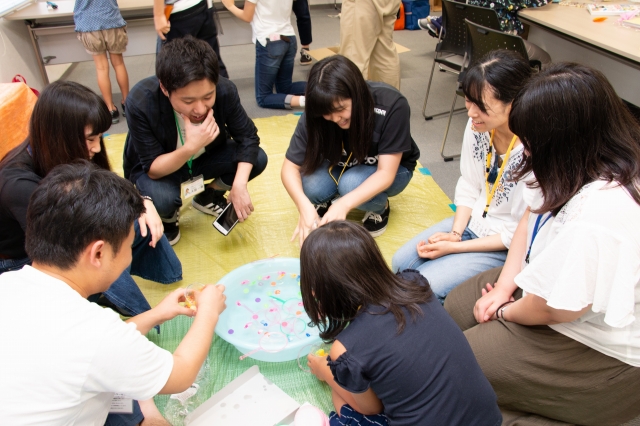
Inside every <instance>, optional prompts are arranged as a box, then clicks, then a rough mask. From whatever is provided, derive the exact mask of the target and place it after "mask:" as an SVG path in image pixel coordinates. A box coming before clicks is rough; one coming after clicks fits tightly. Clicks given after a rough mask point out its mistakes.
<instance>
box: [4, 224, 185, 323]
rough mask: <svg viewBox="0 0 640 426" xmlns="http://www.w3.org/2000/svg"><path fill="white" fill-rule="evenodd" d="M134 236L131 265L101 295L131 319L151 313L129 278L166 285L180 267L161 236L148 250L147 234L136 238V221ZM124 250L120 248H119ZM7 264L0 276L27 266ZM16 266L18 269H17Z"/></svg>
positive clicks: (177, 276) (178, 274)
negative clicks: (154, 245)
mask: <svg viewBox="0 0 640 426" xmlns="http://www.w3.org/2000/svg"><path fill="white" fill-rule="evenodd" d="M134 230H135V233H136V236H135V239H134V240H133V245H132V246H131V251H132V257H133V259H132V261H131V265H130V266H129V268H127V269H126V270H125V271H123V272H122V274H121V275H120V277H118V279H117V280H116V281H114V282H113V284H111V286H110V287H109V289H108V290H107V291H105V292H104V293H102V296H104V297H105V298H106V299H107V300H108V301H109V302H111V304H113V305H114V307H115V308H116V310H117V311H118V312H119V313H120V314H122V315H125V316H135V315H138V314H141V313H143V312H146V311H148V310H149V309H151V306H149V302H147V299H146V298H145V297H144V295H143V294H142V292H141V291H140V288H139V287H138V284H136V282H135V281H134V280H133V278H132V277H131V275H138V276H140V277H142V278H144V279H147V280H150V281H155V282H159V283H162V284H170V283H173V282H176V281H180V280H181V279H182V264H181V263H180V260H178V257H177V256H176V254H175V253H174V251H173V249H172V248H171V245H170V244H169V241H167V238H166V237H165V236H162V238H161V239H160V240H159V241H158V242H157V243H156V247H155V248H153V247H151V246H149V242H150V241H151V233H150V232H148V230H147V236H146V237H143V236H142V235H141V234H140V226H139V225H138V221H137V220H136V221H135V222H134ZM123 249H124V248H123ZM6 262H9V261H7V260H5V261H3V263H2V264H0V274H1V273H3V272H9V271H12V270H17V269H21V268H22V267H23V266H24V265H29V264H31V260H30V259H29V258H25V259H20V260H15V261H11V262H12V265H11V266H10V267H7V266H8V263H6ZM18 264H19V265H18ZM100 295H101V294H100V293H98V294H96V295H91V296H89V300H91V301H94V302H95V301H97V300H98V299H99V298H100Z"/></svg>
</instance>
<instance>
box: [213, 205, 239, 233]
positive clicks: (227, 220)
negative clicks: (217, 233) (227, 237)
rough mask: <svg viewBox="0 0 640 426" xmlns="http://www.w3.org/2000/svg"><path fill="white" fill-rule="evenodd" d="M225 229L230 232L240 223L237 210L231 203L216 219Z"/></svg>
mask: <svg viewBox="0 0 640 426" xmlns="http://www.w3.org/2000/svg"><path fill="white" fill-rule="evenodd" d="M216 222H218V223H219V224H220V225H222V227H223V228H224V229H226V230H227V232H229V231H230V230H231V228H233V226H234V225H235V224H236V222H238V215H237V214H236V209H234V208H233V204H231V203H229V204H228V205H227V207H226V208H225V209H224V211H223V212H222V214H221V215H220V217H218V219H216Z"/></svg>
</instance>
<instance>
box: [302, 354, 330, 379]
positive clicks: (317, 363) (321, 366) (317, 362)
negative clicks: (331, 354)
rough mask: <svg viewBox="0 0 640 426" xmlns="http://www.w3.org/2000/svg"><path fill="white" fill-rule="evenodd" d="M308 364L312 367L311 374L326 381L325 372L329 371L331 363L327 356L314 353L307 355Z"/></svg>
mask: <svg viewBox="0 0 640 426" xmlns="http://www.w3.org/2000/svg"><path fill="white" fill-rule="evenodd" d="M307 366H308V367H309V368H310V369H311V374H313V375H314V376H316V377H317V378H318V380H320V381H321V382H326V381H327V379H326V377H325V374H327V371H329V373H330V372H331V370H330V369H329V365H328V363H327V357H322V356H317V355H314V354H309V355H307Z"/></svg>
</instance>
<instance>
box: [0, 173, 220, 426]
mask: <svg viewBox="0 0 640 426" xmlns="http://www.w3.org/2000/svg"><path fill="white" fill-rule="evenodd" d="M143 212H144V205H143V202H142V198H141V197H140V195H139V193H138V192H137V190H136V189H135V188H134V186H133V184H131V183H130V182H128V181H126V180H125V179H122V178H120V177H118V176H117V175H115V174H114V173H112V172H109V171H107V170H102V169H98V168H96V167H95V166H93V165H91V164H90V163H88V162H83V163H80V164H67V165H62V166H58V167H56V168H55V169H54V170H52V171H51V172H50V173H49V174H48V175H47V177H46V178H45V179H43V181H42V182H41V184H40V186H39V187H38V189H36V191H35V192H34V193H33V195H32V197H31V201H30V204H29V209H28V213H27V230H26V245H25V247H26V251H27V253H28V254H29V257H30V258H31V259H32V260H33V266H31V267H30V266H26V267H25V268H23V269H22V270H20V271H15V272H7V273H5V274H2V275H1V276H0V321H1V322H2V324H3V327H2V328H1V329H0V340H2V341H3V344H2V346H0V360H1V361H2V362H0V377H2V380H0V419H2V422H3V423H4V424H37V425H70V424H77V425H83V426H84V425H103V424H105V422H106V424H139V423H141V422H142V420H143V418H144V417H146V419H145V424H147V423H151V424H168V423H166V422H165V421H164V420H163V419H161V418H159V419H158V417H160V413H159V412H158V411H157V409H156V408H155V405H154V404H153V402H152V401H153V400H151V398H152V397H153V396H154V395H156V394H158V393H161V394H170V393H178V392H182V391H184V390H185V389H187V388H188V387H189V386H190V385H191V384H192V383H193V381H194V380H195V377H196V374H197V373H198V371H199V369H200V367H201V366H202V363H203V362H204V360H205V358H206V356H207V353H208V351H209V347H210V345H211V339H212V336H213V332H214V328H215V325H216V322H217V320H218V315H219V314H220V313H221V312H222V311H223V310H224V309H225V296H224V294H223V291H224V287H223V286H207V287H205V289H204V290H202V292H201V294H200V295H199V298H198V300H197V305H198V306H197V311H192V310H191V309H189V308H186V307H184V306H181V305H180V302H181V301H184V293H183V291H181V290H180V289H178V290H176V291H174V292H173V293H171V294H170V295H168V296H167V297H166V298H165V299H164V300H163V301H162V302H160V304H158V306H156V307H155V308H153V309H151V310H150V311H147V312H145V313H143V314H141V315H138V316H135V317H133V318H131V319H129V320H128V321H127V322H123V321H122V320H121V319H120V317H119V316H118V315H117V314H116V313H115V312H113V311H111V310H109V309H103V308H101V307H99V306H98V305H96V304H94V303H90V302H89V301H88V300H87V299H86V298H87V297H88V296H89V295H92V294H96V293H100V292H103V291H105V290H107V288H108V287H109V285H110V284H111V283H112V282H113V281H114V280H115V278H117V277H118V276H119V275H120V274H121V273H122V271H123V270H124V269H125V268H126V267H127V266H128V265H129V264H130V262H131V250H130V246H131V243H132V241H133V237H134V232H133V222H134V220H136V219H137V218H138V217H139V216H140V214H142V213H143ZM177 315H188V316H195V319H194V322H193V325H192V326H191V328H190V330H189V332H188V333H187V334H186V336H185V337H184V339H183V340H182V342H181V343H180V345H179V346H178V348H177V349H176V351H175V352H174V354H173V355H172V354H171V353H170V352H168V351H166V350H164V349H162V348H159V347H157V346H156V345H155V344H153V343H151V342H150V341H149V340H147V338H146V337H145V336H144V334H145V333H147V332H148V331H149V330H151V328H153V327H154V326H155V325H157V324H162V323H163V322H165V321H167V320H170V319H172V318H174V317H176V316H177ZM116 392H118V393H122V394H124V395H125V396H126V397H128V398H132V399H134V400H139V401H141V404H140V408H141V409H142V412H141V413H140V411H139V409H138V408H137V402H135V401H134V402H133V403H131V402H129V404H128V406H129V407H131V410H129V411H131V412H132V413H131V414H129V415H126V414H125V415H120V416H118V418H117V419H113V420H116V422H115V423H114V422H111V421H110V420H109V419H111V418H112V417H113V416H112V415H109V411H110V406H111V402H112V399H113V395H114V393H116ZM134 407H135V409H134ZM108 415H109V419H108V417H107V416H108ZM153 420H156V421H155V422H154V421H153Z"/></svg>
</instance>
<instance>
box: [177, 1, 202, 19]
mask: <svg viewBox="0 0 640 426" xmlns="http://www.w3.org/2000/svg"><path fill="white" fill-rule="evenodd" d="M200 2H202V0H178V1H176V2H175V3H173V9H172V10H171V14H172V15H173V14H174V13H178V12H182V11H183V10H187V9H191V8H192V7H193V6H195V5H197V4H200ZM209 7H211V6H209Z"/></svg>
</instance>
